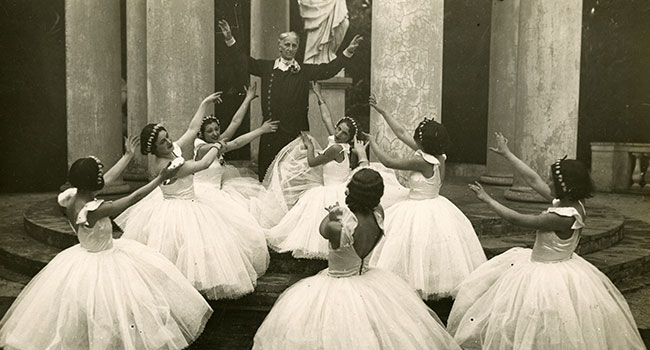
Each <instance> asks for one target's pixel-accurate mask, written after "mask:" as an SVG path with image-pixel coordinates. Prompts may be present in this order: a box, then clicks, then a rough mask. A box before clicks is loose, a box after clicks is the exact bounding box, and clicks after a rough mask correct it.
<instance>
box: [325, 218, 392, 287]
mask: <svg viewBox="0 0 650 350" xmlns="http://www.w3.org/2000/svg"><path fill="white" fill-rule="evenodd" d="M341 209H342V210H343V215H342V216H341V242H340V244H339V247H338V248H337V249H333V248H332V246H331V245H330V249H329V255H328V257H327V264H328V269H327V274H328V275H329V276H331V277H351V276H358V275H362V274H364V273H365V272H366V271H367V270H368V260H369V259H368V256H370V253H369V254H368V256H367V257H366V258H364V259H362V258H361V257H359V254H357V251H356V250H355V249H354V231H355V230H356V228H357V225H358V223H359V221H358V220H357V217H356V216H355V215H354V213H352V211H350V209H348V207H346V206H342V207H341ZM373 214H374V216H375V220H376V221H377V225H378V226H379V228H380V229H381V230H382V231H383V229H384V225H383V223H384V219H383V218H382V216H381V214H380V213H379V212H378V211H376V210H375V211H374V212H373ZM371 253H372V251H371Z"/></svg>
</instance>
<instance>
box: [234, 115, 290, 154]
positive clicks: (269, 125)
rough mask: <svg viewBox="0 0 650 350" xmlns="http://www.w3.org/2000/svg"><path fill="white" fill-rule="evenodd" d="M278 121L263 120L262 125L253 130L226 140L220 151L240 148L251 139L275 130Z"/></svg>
mask: <svg viewBox="0 0 650 350" xmlns="http://www.w3.org/2000/svg"><path fill="white" fill-rule="evenodd" d="M279 123H280V121H278V120H275V121H271V120H267V121H265V122H264V123H263V124H262V126H260V127H259V128H257V129H255V130H253V131H250V132H247V133H245V134H244V135H241V136H239V137H238V138H236V139H234V140H232V141H229V142H226V143H225V145H224V148H223V150H222V153H226V152H229V151H232V150H235V149H238V148H242V147H244V146H245V145H247V144H249V143H250V142H251V141H253V140H255V139H256V138H258V137H260V136H262V134H268V133H272V132H276V130H278V124H279Z"/></svg>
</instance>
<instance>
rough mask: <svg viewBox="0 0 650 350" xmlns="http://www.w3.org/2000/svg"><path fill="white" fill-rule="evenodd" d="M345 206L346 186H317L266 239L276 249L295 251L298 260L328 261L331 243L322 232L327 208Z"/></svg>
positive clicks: (308, 192) (279, 250)
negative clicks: (321, 228) (337, 205)
mask: <svg viewBox="0 0 650 350" xmlns="http://www.w3.org/2000/svg"><path fill="white" fill-rule="evenodd" d="M337 202H338V203H339V204H344V203H345V184H344V183H341V184H335V185H328V186H318V187H314V188H312V189H310V190H308V191H307V192H305V194H304V195H303V196H302V197H301V198H300V199H299V200H298V203H296V205H295V206H294V207H293V208H291V210H290V211H289V212H288V213H287V214H286V215H285V216H284V217H283V218H282V220H280V222H279V223H278V224H277V225H276V226H275V227H273V228H271V229H269V230H266V237H267V240H268V242H269V246H271V247H272V248H273V249H274V250H276V251H278V252H288V251H292V252H293V253H292V255H293V256H294V257H296V258H308V259H327V255H328V253H329V244H328V242H327V240H326V239H325V238H323V237H322V236H321V235H320V233H319V227H320V223H321V221H322V220H323V218H324V217H325V216H326V215H327V210H325V208H326V207H328V206H330V205H333V204H336V203H337Z"/></svg>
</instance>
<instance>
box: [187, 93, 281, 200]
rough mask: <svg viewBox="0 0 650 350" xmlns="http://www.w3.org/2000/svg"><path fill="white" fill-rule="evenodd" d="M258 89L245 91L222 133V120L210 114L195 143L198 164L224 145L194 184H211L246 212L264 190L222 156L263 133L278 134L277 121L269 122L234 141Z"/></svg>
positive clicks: (198, 174)
mask: <svg viewBox="0 0 650 350" xmlns="http://www.w3.org/2000/svg"><path fill="white" fill-rule="evenodd" d="M255 90H256V85H253V86H252V87H251V88H250V89H246V98H245V99H244V102H242V104H241V106H240V107H239V109H238V110H237V113H235V116H234V117H233V118H232V121H231V122H230V124H229V125H228V127H227V128H226V130H225V131H224V132H223V133H221V129H220V122H219V119H218V118H217V117H215V116H214V115H208V116H205V117H203V120H202V122H201V128H200V131H199V134H198V137H197V138H196V140H194V160H197V161H198V160H201V159H203V157H205V155H206V154H207V153H208V151H209V150H210V148H211V147H212V146H214V145H216V144H221V146H222V147H221V152H220V154H219V157H218V160H217V161H214V162H212V164H210V167H209V168H207V169H205V170H201V171H199V172H197V173H196V174H195V181H196V182H197V183H199V182H201V183H205V184H207V185H211V186H212V187H214V188H215V189H216V190H218V191H224V192H225V193H227V194H228V195H229V196H231V197H232V198H231V199H232V200H235V201H237V202H239V203H240V204H242V205H244V206H245V207H246V209H247V210H248V208H249V207H250V203H251V202H250V199H251V198H256V197H258V196H259V195H260V194H261V193H262V192H263V191H264V187H263V186H262V185H261V184H260V183H259V181H258V180H257V177H255V178H252V177H247V176H241V175H240V174H239V171H238V170H237V169H236V168H235V167H233V166H231V165H227V164H226V163H225V162H224V159H223V155H224V154H225V153H226V152H229V151H232V150H235V149H238V148H241V147H244V146H245V145H247V144H249V143H250V142H251V141H253V140H254V139H256V138H258V137H260V136H261V135H262V134H266V133H272V132H275V131H276V130H277V128H278V125H277V124H278V123H279V122H278V121H270V120H268V121H266V122H264V123H263V124H262V126H260V127H259V128H257V129H255V130H253V131H251V132H248V133H246V134H243V135H241V136H239V137H237V138H236V139H234V140H231V138H232V137H233V135H234V134H235V132H236V131H237V129H238V128H239V126H240V125H241V122H242V120H243V119H244V116H245V115H246V110H247V106H248V105H249V104H250V101H252V100H253V99H254V98H255V97H256V95H255ZM229 201H230V199H229Z"/></svg>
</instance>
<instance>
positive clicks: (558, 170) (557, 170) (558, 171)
mask: <svg viewBox="0 0 650 350" xmlns="http://www.w3.org/2000/svg"><path fill="white" fill-rule="evenodd" d="M564 159H566V156H564V158H561V159H558V160H557V161H556V162H555V163H553V173H554V174H553V176H555V178H556V179H557V182H558V183H559V184H560V187H562V192H563V193H567V192H569V189H568V187H567V185H566V182H564V178H563V177H562V161H563V160H564Z"/></svg>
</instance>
